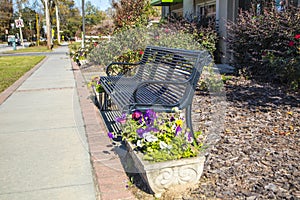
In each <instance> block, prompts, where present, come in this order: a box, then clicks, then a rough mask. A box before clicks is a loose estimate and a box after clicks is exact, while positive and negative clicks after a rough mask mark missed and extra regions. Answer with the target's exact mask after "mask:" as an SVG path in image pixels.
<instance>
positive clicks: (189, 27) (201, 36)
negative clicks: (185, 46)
mask: <svg viewBox="0 0 300 200" xmlns="http://www.w3.org/2000/svg"><path fill="white" fill-rule="evenodd" d="M201 23H202V21H197V20H196V19H195V20H186V19H184V18H173V17H169V18H167V19H164V20H163V21H162V27H164V28H167V29H170V30H173V31H177V32H178V31H181V32H183V33H185V34H191V35H192V36H193V39H194V40H195V41H196V42H198V43H199V44H200V45H201V46H203V47H204V48H205V49H207V50H208V51H209V52H210V53H211V54H212V55H213V54H214V53H215V51H216V50H217V48H216V44H217V42H218V35H217V32H216V28H215V25H214V24H213V23H212V22H210V23H208V24H201Z"/></svg>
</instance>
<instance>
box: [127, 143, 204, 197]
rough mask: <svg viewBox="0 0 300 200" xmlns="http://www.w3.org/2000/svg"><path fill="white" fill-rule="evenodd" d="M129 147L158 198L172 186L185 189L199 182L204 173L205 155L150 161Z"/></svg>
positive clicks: (144, 178) (143, 175) (131, 154)
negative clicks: (143, 158)
mask: <svg viewBox="0 0 300 200" xmlns="http://www.w3.org/2000/svg"><path fill="white" fill-rule="evenodd" d="M127 146H129V145H127ZM128 148H129V149H130V150H129V154H130V156H131V158H132V160H133V162H134V165H135V167H136V169H137V170H138V172H139V173H140V174H141V176H142V178H143V180H144V181H145V183H146V184H147V185H148V187H149V189H151V191H152V192H153V194H154V195H155V197H157V198H159V197H161V195H162V193H164V192H165V191H166V190H168V189H169V188H171V187H180V188H181V189H184V188H187V187H189V186H192V185H195V184H197V182H198V181H199V179H200V177H201V175H202V172H203V167H204V162H205V157H204V156H198V157H194V158H184V159H180V160H171V161H165V162H157V163H150V162H148V161H144V160H142V155H140V154H138V153H137V152H135V151H132V150H131V149H132V148H131V147H130V146H129V147H128Z"/></svg>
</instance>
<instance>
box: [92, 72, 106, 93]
mask: <svg viewBox="0 0 300 200" xmlns="http://www.w3.org/2000/svg"><path fill="white" fill-rule="evenodd" d="M88 86H89V87H94V88H95V90H96V92H98V93H101V92H104V89H103V87H102V85H101V84H100V77H99V76H93V77H92V79H91V81H90V82H89V83H88Z"/></svg>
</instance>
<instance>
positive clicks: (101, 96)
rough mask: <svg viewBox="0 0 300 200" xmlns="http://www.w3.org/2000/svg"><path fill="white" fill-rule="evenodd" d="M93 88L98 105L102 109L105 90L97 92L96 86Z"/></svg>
mask: <svg viewBox="0 0 300 200" xmlns="http://www.w3.org/2000/svg"><path fill="white" fill-rule="evenodd" d="M92 89H93V93H94V96H95V101H96V104H97V105H98V107H99V109H100V110H101V109H102V106H103V104H104V92H101V93H99V92H97V91H96V89H95V87H92Z"/></svg>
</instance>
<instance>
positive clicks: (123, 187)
mask: <svg viewBox="0 0 300 200" xmlns="http://www.w3.org/2000/svg"><path fill="white" fill-rule="evenodd" d="M71 63H72V69H73V72H74V78H75V82H76V88H77V93H78V97H79V102H80V107H81V113H82V117H83V121H84V124H85V132H86V137H87V141H88V145H89V153H90V156H91V164H92V168H93V173H94V181H95V184H96V190H97V192H98V194H97V197H98V199H101V200H126V199H128V200H133V199H136V198H135V197H134V195H133V194H132V193H131V192H130V191H129V190H128V189H127V185H128V177H127V175H126V173H125V171H124V170H123V167H122V164H121V161H120V158H119V157H118V156H117V155H116V153H115V152H114V149H113V147H112V145H111V141H110V140H109V138H108V137H107V131H106V127H105V125H104V122H103V120H102V118H101V116H100V112H99V109H98V108H97V107H96V106H95V104H94V102H93V101H92V100H91V99H90V96H91V94H90V92H89V90H88V88H87V85H86V83H85V80H84V78H83V75H82V73H81V71H80V69H79V67H78V66H77V64H76V63H75V62H73V61H71Z"/></svg>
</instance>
